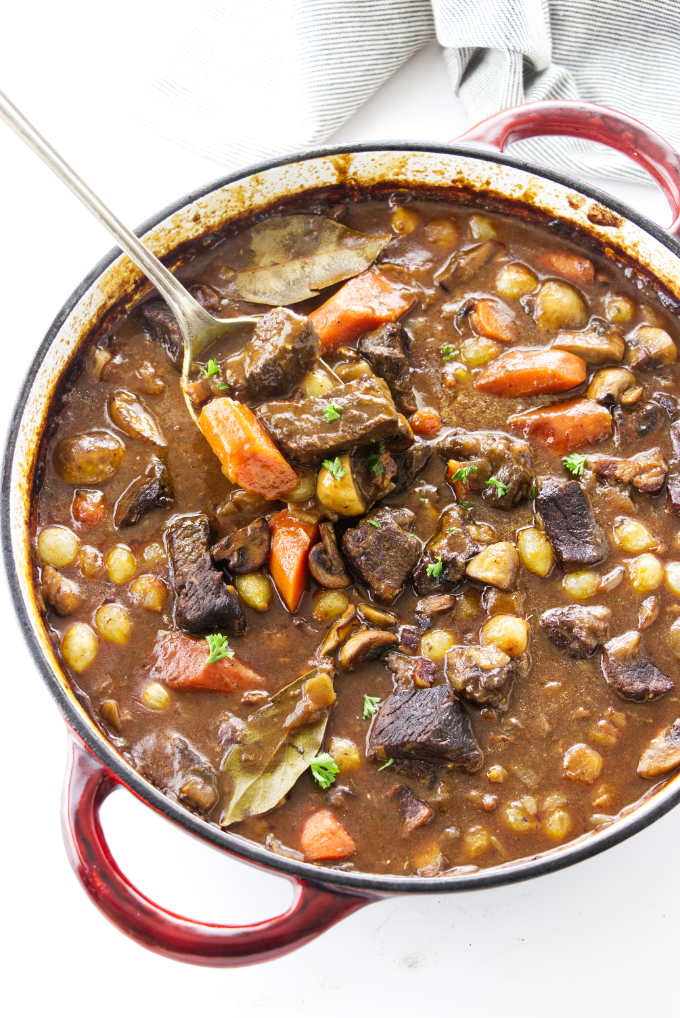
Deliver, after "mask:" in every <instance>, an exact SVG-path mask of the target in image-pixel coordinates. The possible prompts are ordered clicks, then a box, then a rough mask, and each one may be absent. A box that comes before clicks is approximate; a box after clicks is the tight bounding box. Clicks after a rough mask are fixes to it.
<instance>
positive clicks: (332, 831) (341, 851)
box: [300, 809, 357, 862]
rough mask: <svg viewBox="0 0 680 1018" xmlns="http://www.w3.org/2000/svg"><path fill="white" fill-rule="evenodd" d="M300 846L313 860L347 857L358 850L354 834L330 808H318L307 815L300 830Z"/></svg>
mask: <svg viewBox="0 0 680 1018" xmlns="http://www.w3.org/2000/svg"><path fill="white" fill-rule="evenodd" d="M300 848H301V849H302V851H303V852H304V855H305V858H306V859H310V860H311V861H312V862H320V861H321V860H322V859H345V858H346V857H347V856H348V855H353V854H354V852H356V850H357V846H356V845H355V843H354V838H353V837H352V835H351V834H349V833H348V832H347V831H346V830H345V828H344V827H343V826H342V824H341V823H340V821H339V820H338V818H337V817H336V816H335V815H334V814H333V813H332V812H331V811H330V810H329V809H318V810H317V811H316V813H312V815H311V816H309V817H307V819H306V820H305V822H304V824H303V825H302V831H301V832H300Z"/></svg>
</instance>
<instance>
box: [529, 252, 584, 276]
mask: <svg viewBox="0 0 680 1018" xmlns="http://www.w3.org/2000/svg"><path fill="white" fill-rule="evenodd" d="M537 261H538V264H539V265H540V266H541V267H542V268H544V269H547V270H548V271H549V272H554V273H555V275H556V276H564V278H565V279H568V280H569V281H570V282H572V283H592V282H594V280H595V266H594V265H593V263H592V262H591V260H590V258H584V257H583V255H577V254H574V253H573V251H544V252H542V253H541V254H540V255H539V256H538V258H537Z"/></svg>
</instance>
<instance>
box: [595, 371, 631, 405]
mask: <svg viewBox="0 0 680 1018" xmlns="http://www.w3.org/2000/svg"><path fill="white" fill-rule="evenodd" d="M634 386H635V375H634V374H633V372H632V371H629V370H628V369H627V368H603V370H602V371H598V372H596V374H594V375H593V377H592V379H591V382H590V385H589V386H588V389H587V391H586V396H588V398H589V399H595V400H597V402H598V403H605V404H611V403H618V402H619V400H620V398H621V396H622V395H623V393H624V392H627V390H628V389H632V388H634Z"/></svg>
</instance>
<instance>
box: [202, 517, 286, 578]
mask: <svg viewBox="0 0 680 1018" xmlns="http://www.w3.org/2000/svg"><path fill="white" fill-rule="evenodd" d="M270 540H271V534H270V530H269V524H268V523H267V521H266V519H265V518H264V516H258V517H257V519H254V520H253V521H252V522H251V523H249V524H248V525H247V526H245V527H240V528H239V529H238V530H235V531H234V532H233V533H232V534H227V536H226V537H223V538H221V539H220V540H219V541H218V542H217V543H216V544H214V545H213V546H212V548H211V549H210V554H211V555H212V557H213V561H214V562H219V564H220V565H224V567H225V568H226V569H228V570H229V572H230V573H234V574H235V575H239V574H240V573H252V572H255V570H257V569H261V568H262V566H263V565H264V564H265V562H266V561H267V558H268V556H269V544H270Z"/></svg>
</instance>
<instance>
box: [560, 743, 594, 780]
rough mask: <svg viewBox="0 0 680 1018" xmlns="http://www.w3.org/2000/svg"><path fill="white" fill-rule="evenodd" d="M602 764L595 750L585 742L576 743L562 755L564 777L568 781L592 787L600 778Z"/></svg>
mask: <svg viewBox="0 0 680 1018" xmlns="http://www.w3.org/2000/svg"><path fill="white" fill-rule="evenodd" d="M603 762H604V761H603V760H602V757H601V756H600V754H599V753H598V752H597V750H596V749H593V748H592V746H588V745H587V744H586V743H585V742H577V743H575V745H573V746H570V747H569V749H568V750H567V751H566V753H565V754H564V759H563V761H562V767H563V770H564V776H565V778H569V780H570V781H579V782H580V783H581V784H583V785H592V784H593V782H594V781H596V780H597V778H599V776H600V771H601V770H602V764H603Z"/></svg>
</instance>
